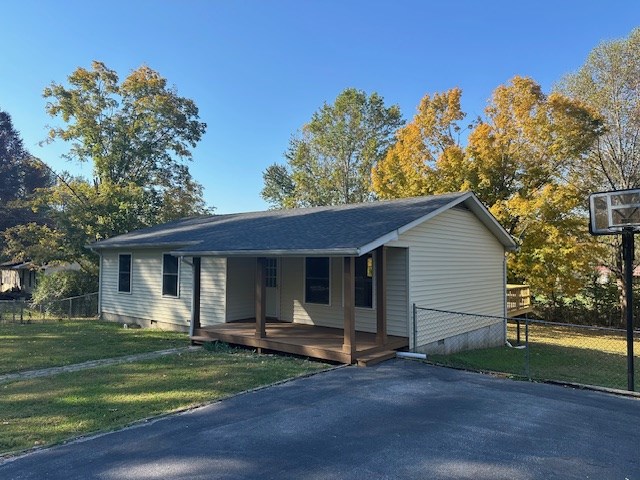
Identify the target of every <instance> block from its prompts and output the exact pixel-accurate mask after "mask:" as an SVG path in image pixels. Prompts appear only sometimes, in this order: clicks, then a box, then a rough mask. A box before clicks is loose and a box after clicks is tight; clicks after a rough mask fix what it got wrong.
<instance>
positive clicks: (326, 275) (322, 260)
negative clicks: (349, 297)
mask: <svg viewBox="0 0 640 480" xmlns="http://www.w3.org/2000/svg"><path fill="white" fill-rule="evenodd" d="M330 291H331V281H330V267H329V257H307V258H305V269H304V301H305V303H317V304H320V305H329V302H330V298H331V297H330Z"/></svg>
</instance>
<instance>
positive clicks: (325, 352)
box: [192, 319, 409, 364]
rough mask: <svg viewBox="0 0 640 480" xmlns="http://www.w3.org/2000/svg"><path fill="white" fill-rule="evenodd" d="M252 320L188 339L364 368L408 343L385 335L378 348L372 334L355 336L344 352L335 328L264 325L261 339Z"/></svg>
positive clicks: (217, 327)
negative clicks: (241, 346) (350, 364)
mask: <svg viewBox="0 0 640 480" xmlns="http://www.w3.org/2000/svg"><path fill="white" fill-rule="evenodd" d="M255 325H256V324H255V320H254V319H247V320H241V321H237V322H231V323H224V324H221V325H215V326H209V327H202V328H200V329H198V330H197V331H196V332H195V335H194V336H193V337H192V339H193V340H194V341H198V342H211V341H216V340H219V341H222V342H227V343H233V344H236V345H244V346H248V347H253V348H257V349H261V350H272V351H277V352H285V353H291V354H294V355H304V356H307V357H311V358H319V359H322V360H330V361H333V362H340V363H361V364H366V363H368V362H369V361H370V360H371V359H380V358H382V356H381V355H379V354H380V353H383V352H390V351H392V350H397V349H402V348H406V347H408V346H409V339H408V338H406V337H396V336H391V335H388V336H387V339H386V343H385V344H384V345H380V344H379V343H378V342H377V341H376V334H375V333H368V332H360V331H356V332H355V351H354V352H352V353H351V352H345V351H344V348H343V344H344V331H343V330H342V329H339V328H329V327H318V326H315V325H302V324H298V323H289V322H279V321H271V320H270V321H267V322H266V324H265V336H264V337H258V336H256V334H255V332H256V328H255Z"/></svg>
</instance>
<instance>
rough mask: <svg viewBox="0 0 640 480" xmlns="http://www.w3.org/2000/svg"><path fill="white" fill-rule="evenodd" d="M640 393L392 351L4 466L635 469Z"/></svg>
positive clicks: (75, 474)
mask: <svg viewBox="0 0 640 480" xmlns="http://www.w3.org/2000/svg"><path fill="white" fill-rule="evenodd" d="M638 426H640V400H638V399H633V398H623V397H616V396H613V395H608V394H603V393H598V392H588V391H581V390H573V389H570V388H565V387H559V386H553V385H546V384H533V383H526V382H516V381H511V380H503V379H498V378H493V377H490V376H487V375H481V374H475V373H468V372H462V371H458V370H450V369H446V368H440V367H434V366H429V365H425V364H422V363H418V362H412V361H402V360H393V361H389V362H386V363H384V364H381V365H379V366H377V367H373V368H355V367H349V368H342V369H338V370H333V371H330V372H326V373H321V374H318V375H314V376H311V377H307V378H302V379H298V380H295V381H292V382H289V383H285V384H282V385H278V386H275V387H272V388H267V389H263V390H259V391H256V392H252V393H248V394H245V395H239V396H236V397H234V398H231V399H228V400H224V401H221V402H218V403H215V404H212V405H209V406H207V407H202V408H198V409H195V410H192V411H190V412H186V413H183V414H179V415H175V416H172V417H168V418H164V419H161V420H159V421H157V422H153V423H151V424H147V425H141V426H136V427H133V428H129V429H125V430H121V431H118V432H114V433H111V434H106V435H102V436H98V437H93V438H89V439H87V440H84V441H80V442H76V443H71V444H68V445H62V446H59V447H54V448H50V449H46V450H42V451H38V452H34V453H31V454H28V455H25V456H22V457H19V458H17V459H14V460H11V461H8V462H6V463H5V464H4V465H1V466H0V478H2V479H7V480H8V479H42V478H54V479H55V478H60V479H65V480H68V479H87V478H98V479H105V480H111V479H114V480H115V479H159V478H172V479H205V478H206V479H218V478H220V479H222V478H224V479H240V478H258V477H260V478H278V479H282V478H295V479H334V478H335V479H338V478H349V479H373V478H376V479H384V478H428V479H440V478H442V479H445V478H456V479H467V478H468V479H484V478H486V479H503V478H504V479H507V478H508V479H514V478H517V479H538V478H562V479H566V478H581V479H584V478H620V479H624V478H628V479H630V480H631V479H636V478H640V455H638V445H640V428H638Z"/></svg>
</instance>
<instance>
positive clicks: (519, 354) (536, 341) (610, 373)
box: [427, 324, 640, 389]
mask: <svg viewBox="0 0 640 480" xmlns="http://www.w3.org/2000/svg"><path fill="white" fill-rule="evenodd" d="M508 335H509V341H510V342H511V343H512V344H513V345H515V326H512V325H511V324H510V325H509V328H508ZM529 338H530V340H529V342H530V343H529V346H530V350H529V353H528V356H527V351H526V350H525V349H521V350H520V349H515V348H508V347H498V348H487V349H481V350H471V351H467V352H461V353H456V354H452V355H428V356H427V358H428V360H429V361H430V362H432V363H436V364H439V365H445V366H452V367H458V368H467V369H472V370H483V371H493V372H502V373H508V374H513V375H514V376H516V377H525V378H526V377H531V378H532V379H537V380H556V381H564V382H573V383H582V384H586V385H598V386H603V387H609V388H620V389H626V387H627V358H626V353H627V346H626V338H625V336H624V334H622V333H616V332H607V331H601V330H590V329H577V328H571V327H564V326H555V325H541V324H532V325H531V326H530V329H529ZM521 340H522V341H523V342H524V324H523V325H522V327H521ZM639 348H640V342H639V341H638V339H636V341H635V354H636V364H638V357H637V355H638V353H640V351H639ZM527 366H528V368H527Z"/></svg>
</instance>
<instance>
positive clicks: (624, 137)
mask: <svg viewBox="0 0 640 480" xmlns="http://www.w3.org/2000/svg"><path fill="white" fill-rule="evenodd" d="M639 78H640V28H636V29H634V30H633V31H632V32H631V34H630V35H629V36H628V37H627V38H623V39H619V40H613V41H607V42H603V43H601V44H600V45H598V46H597V47H596V48H594V49H593V50H592V51H591V52H590V53H589V55H588V57H587V59H586V61H585V63H584V65H582V66H581V67H580V68H579V69H578V70H577V71H576V72H574V73H571V74H569V75H567V76H565V78H563V79H562V81H561V82H560V83H559V84H558V86H557V89H558V90H559V91H561V92H563V93H564V94H565V95H568V96H570V97H571V98H574V99H576V100H579V101H581V102H583V103H585V104H586V105H588V106H589V107H591V108H592V109H594V110H595V111H597V112H598V113H599V115H600V117H601V118H602V121H603V123H604V131H603V134H602V135H601V136H600V137H599V138H598V139H597V141H596V142H595V143H594V144H593V147H592V148H591V150H590V151H589V154H588V155H587V156H585V157H580V158H578V159H577V161H576V162H575V163H574V165H573V169H574V171H575V172H577V175H576V178H577V180H578V181H579V185H580V186H581V187H582V189H583V192H584V195H585V197H586V195H587V194H588V193H592V192H596V191H604V190H621V189H627V188H638V187H640V82H639V81H638V79H639ZM600 242H601V244H602V245H605V246H606V247H607V250H606V253H605V254H604V255H603V256H602V258H601V259H600V261H601V263H602V264H603V265H605V266H606V267H608V268H609V269H610V270H611V271H612V272H613V273H614V274H615V276H616V278H617V283H618V287H619V291H620V303H621V306H622V307H623V308H621V309H620V310H621V312H624V307H625V300H624V295H623V294H622V293H623V292H624V289H625V283H624V275H623V265H624V261H623V258H622V245H621V240H620V238H619V237H607V238H601V239H600Z"/></svg>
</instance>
